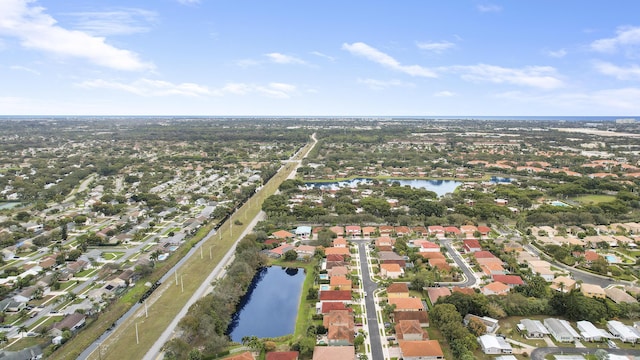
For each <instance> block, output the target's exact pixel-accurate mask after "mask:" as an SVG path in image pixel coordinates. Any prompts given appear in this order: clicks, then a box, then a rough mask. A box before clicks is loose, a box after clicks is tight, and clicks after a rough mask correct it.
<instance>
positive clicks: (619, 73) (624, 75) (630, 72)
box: [594, 61, 640, 80]
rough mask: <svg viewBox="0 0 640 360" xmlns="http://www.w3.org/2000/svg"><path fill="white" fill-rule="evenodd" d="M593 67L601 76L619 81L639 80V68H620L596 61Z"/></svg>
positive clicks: (636, 66)
mask: <svg viewBox="0 0 640 360" xmlns="http://www.w3.org/2000/svg"><path fill="white" fill-rule="evenodd" d="M594 67H595V68H596V70H597V71H599V72H600V73H601V74H604V75H609V76H613V77H615V78H617V79H619V80H632V79H640V66H638V65H632V66H630V67H626V68H624V67H620V66H618V65H615V64H611V63H608V62H603V61H597V62H595V63H594Z"/></svg>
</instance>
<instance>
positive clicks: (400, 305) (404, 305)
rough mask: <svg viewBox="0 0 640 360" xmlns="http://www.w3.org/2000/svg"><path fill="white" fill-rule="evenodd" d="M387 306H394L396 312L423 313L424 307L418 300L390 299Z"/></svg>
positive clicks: (412, 298)
mask: <svg viewBox="0 0 640 360" xmlns="http://www.w3.org/2000/svg"><path fill="white" fill-rule="evenodd" d="M389 305H391V306H393V305H395V306H396V311H424V305H422V300H420V299H419V298H414V297H410V298H391V299H389Z"/></svg>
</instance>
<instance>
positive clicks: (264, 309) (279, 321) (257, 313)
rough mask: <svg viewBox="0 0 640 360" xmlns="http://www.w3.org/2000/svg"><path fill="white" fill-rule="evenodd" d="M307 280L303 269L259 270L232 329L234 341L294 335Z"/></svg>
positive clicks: (243, 299) (231, 333)
mask: <svg viewBox="0 0 640 360" xmlns="http://www.w3.org/2000/svg"><path fill="white" fill-rule="evenodd" d="M304 277H305V273H304V270H303V269H295V268H282V267H278V266H272V267H268V268H262V269H260V270H258V273H257V274H256V276H255V277H254V279H253V282H252V283H251V286H250V287H249V291H248V292H247V294H246V295H245V296H244V298H242V301H241V303H240V306H239V308H238V311H237V312H236V313H235V315H234V316H233V320H232V322H231V324H230V325H229V329H228V331H227V333H228V334H229V336H230V337H231V340H233V341H237V342H241V341H242V338H243V337H245V336H257V337H259V338H265V337H278V336H283V335H287V334H291V333H293V330H294V328H295V325H296V316H297V315H298V306H299V303H300V295H301V291H302V283H303V282H304Z"/></svg>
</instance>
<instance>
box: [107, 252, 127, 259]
mask: <svg viewBox="0 0 640 360" xmlns="http://www.w3.org/2000/svg"><path fill="white" fill-rule="evenodd" d="M122 256H124V252H121V251H109V252H103V253H102V257H103V258H104V259H105V260H117V259H119V258H121V257H122Z"/></svg>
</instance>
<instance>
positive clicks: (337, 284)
mask: <svg viewBox="0 0 640 360" xmlns="http://www.w3.org/2000/svg"><path fill="white" fill-rule="evenodd" d="M329 285H330V286H331V288H332V289H334V290H349V291H351V287H352V285H351V280H349V279H347V277H346V276H343V275H340V276H332V277H331V278H330V279H329Z"/></svg>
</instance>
